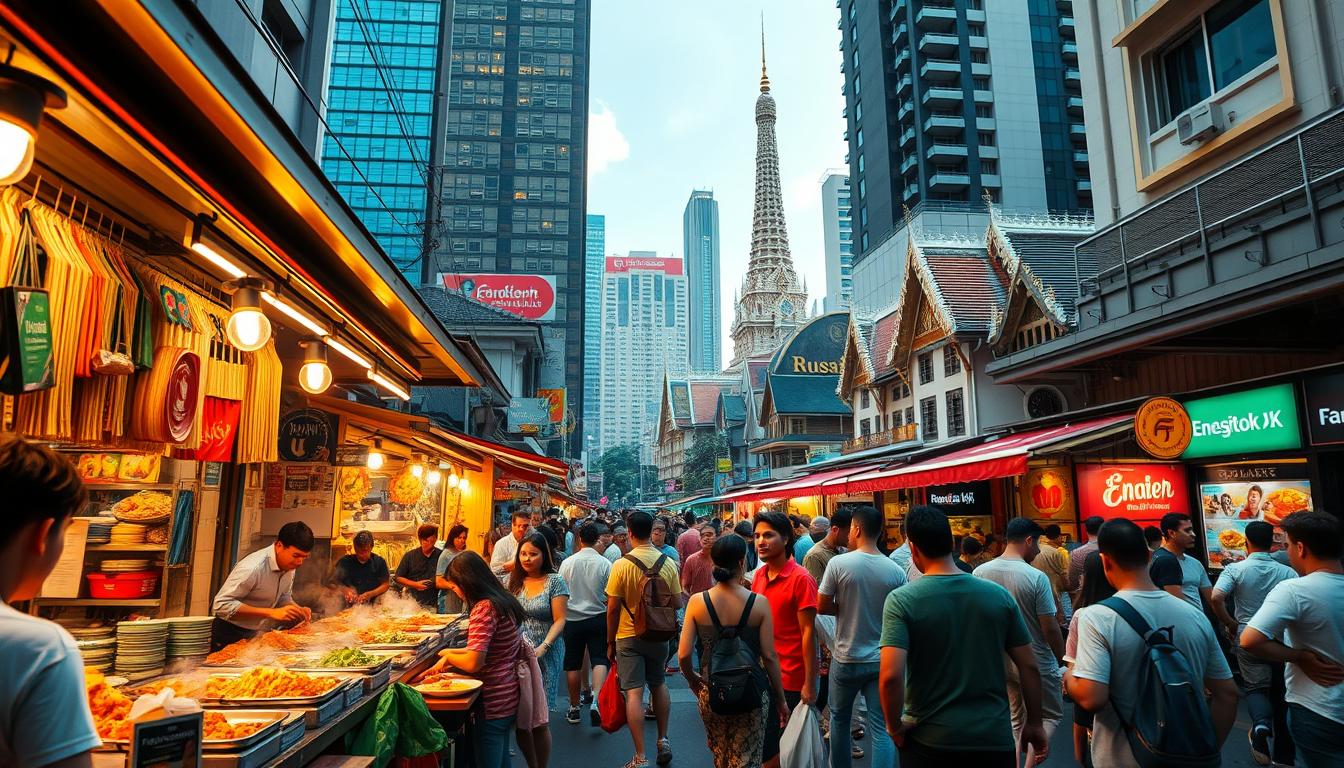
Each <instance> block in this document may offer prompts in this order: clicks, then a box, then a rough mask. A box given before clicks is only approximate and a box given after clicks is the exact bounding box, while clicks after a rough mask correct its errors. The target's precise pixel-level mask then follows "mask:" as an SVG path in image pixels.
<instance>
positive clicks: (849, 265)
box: [821, 170, 854, 312]
mask: <svg viewBox="0 0 1344 768" xmlns="http://www.w3.org/2000/svg"><path fill="white" fill-rule="evenodd" d="M821 230H822V245H823V246H825V252H826V301H825V307H826V311H827V312H835V311H837V310H842V309H849V306H850V304H852V303H853V301H854V277H853V274H854V231H853V222H852V221H851V220H850V218H849V174H848V173H846V172H845V171H843V170H830V171H827V172H826V175H825V176H822V177H821Z"/></svg>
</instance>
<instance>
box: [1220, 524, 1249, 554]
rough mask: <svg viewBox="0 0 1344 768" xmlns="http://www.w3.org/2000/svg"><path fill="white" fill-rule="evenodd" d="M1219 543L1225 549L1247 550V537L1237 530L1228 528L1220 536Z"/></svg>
mask: <svg viewBox="0 0 1344 768" xmlns="http://www.w3.org/2000/svg"><path fill="white" fill-rule="evenodd" d="M1218 543H1219V544H1221V545H1223V549H1245V548H1246V536H1245V535H1243V534H1242V532H1241V531H1238V530H1237V529H1235V528H1228V529H1227V530H1225V531H1222V532H1221V533H1219V534H1218Z"/></svg>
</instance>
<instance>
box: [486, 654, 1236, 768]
mask: <svg viewBox="0 0 1344 768" xmlns="http://www.w3.org/2000/svg"><path fill="white" fill-rule="evenodd" d="M670 685H671V694H672V721H671V727H670V731H671V733H670V736H671V739H672V751H673V752H674V754H675V759H674V760H673V761H672V765H674V766H683V767H684V768H710V767H711V766H712V765H713V763H712V762H711V759H710V756H709V750H708V748H707V747H706V746H705V730H704V726H702V725H701V723H700V713H699V711H698V710H697V709H696V706H695V699H694V697H693V696H692V695H691V691H690V689H689V688H687V687H686V683H685V681H684V680H683V679H682V678H681V676H680V675H673V676H672V677H671V678H670ZM1065 706H1066V707H1067V706H1068V705H1067V704H1066V705H1065ZM1066 714H1067V713H1066ZM552 717H553V718H554V719H553V720H552V721H551V734H552V737H551V738H552V748H553V752H552V757H551V766H552V767H553V768H620V766H622V765H625V762H626V761H627V760H629V759H630V755H631V745H630V736H629V734H628V733H627V732H626V731H619V732H617V733H613V734H607V733H605V732H604V731H603V730H602V729H601V728H594V727H591V726H589V725H588V724H587V721H586V720H585V722H584V724H582V725H570V724H569V723H566V722H565V719H564V710H563V709H562V710H559V711H557V712H555V713H553V715H552ZM1069 717H1070V718H1071V715H1070V716H1069ZM1068 722H1072V720H1071V719H1070V720H1069V721H1068ZM1247 726H1248V720H1247V719H1246V712H1245V709H1244V708H1243V709H1242V711H1241V713H1240V714H1239V716H1238V719H1237V724H1236V725H1235V726H1234V727H1233V729H1232V735H1231V736H1229V737H1228V739H1227V743H1226V744H1225V745H1224V746H1223V765H1224V766H1225V768H1246V767H1248V766H1252V765H1254V762H1252V760H1251V755H1250V752H1249V751H1248V750H1247V749H1246V729H1247ZM645 734H646V738H647V739H648V748H649V750H650V752H651V751H652V749H653V743H654V739H655V738H657V729H656V728H655V727H654V724H653V723H652V722H648V723H645ZM864 744H865V746H866V744H867V739H865V740H864ZM1050 750H1051V757H1050V759H1049V760H1047V761H1046V762H1045V765H1046V766H1051V768H1066V766H1073V765H1076V763H1075V762H1074V760H1073V746H1072V741H1071V736H1070V729H1069V728H1068V727H1067V723H1066V725H1065V726H1061V727H1060V729H1059V731H1058V732H1057V733H1056V734H1055V738H1054V741H1053V743H1052V744H1051V745H1050ZM513 764H514V766H516V767H520V766H525V763H524V762H523V758H522V756H521V755H518V756H515V757H514V759H513ZM854 765H855V768H868V767H869V766H870V765H871V763H870V762H869V760H868V758H867V756H865V757H864V759H862V760H856V761H854Z"/></svg>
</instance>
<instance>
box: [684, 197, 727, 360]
mask: <svg viewBox="0 0 1344 768" xmlns="http://www.w3.org/2000/svg"><path fill="white" fill-rule="evenodd" d="M681 232H682V242H683V248H684V250H683V253H684V254H685V256H686V277H687V280H688V284H689V286H690V291H689V294H690V295H689V300H690V343H691V370H693V371H718V370H719V368H720V367H722V365H723V350H722V345H723V340H722V338H721V336H720V329H721V327H722V325H723V323H722V319H721V310H720V308H719V296H720V293H719V202H718V201H717V200H715V199H714V193H713V192H712V191H710V190H707V189H695V190H692V191H691V197H690V199H688V200H687V201H686V210H685V211H684V212H683V213H682V214H681Z"/></svg>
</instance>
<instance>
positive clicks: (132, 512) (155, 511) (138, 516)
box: [112, 491, 173, 523]
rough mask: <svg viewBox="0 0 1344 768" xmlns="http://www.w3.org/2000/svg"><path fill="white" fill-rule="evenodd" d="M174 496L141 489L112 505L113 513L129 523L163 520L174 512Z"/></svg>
mask: <svg viewBox="0 0 1344 768" xmlns="http://www.w3.org/2000/svg"><path fill="white" fill-rule="evenodd" d="M172 504H173V497H172V496H169V495H168V494H166V493H160V492H159V491H140V492H139V493H136V494H132V495H130V496H127V497H126V498H124V499H122V500H121V501H118V502H117V503H116V504H113V505H112V514H113V515H114V516H116V518H117V519H118V520H121V521H123V522H128V523H137V522H143V521H146V520H162V519H163V518H165V517H168V515H169V514H170V513H171V512H172Z"/></svg>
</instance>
